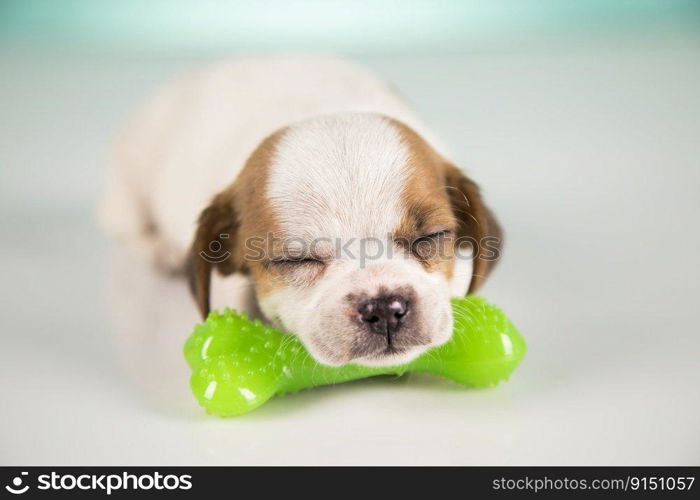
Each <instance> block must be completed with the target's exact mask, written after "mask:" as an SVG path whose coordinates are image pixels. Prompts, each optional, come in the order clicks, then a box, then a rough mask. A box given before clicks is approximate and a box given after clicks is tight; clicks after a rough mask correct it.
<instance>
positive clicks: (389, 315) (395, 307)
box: [357, 295, 408, 335]
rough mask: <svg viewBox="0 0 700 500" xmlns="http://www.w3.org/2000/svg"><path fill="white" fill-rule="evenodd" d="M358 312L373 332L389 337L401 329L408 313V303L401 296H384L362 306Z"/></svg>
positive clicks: (367, 301)
mask: <svg viewBox="0 0 700 500" xmlns="http://www.w3.org/2000/svg"><path fill="white" fill-rule="evenodd" d="M357 312H359V313H360V319H361V320H362V322H363V323H364V324H365V326H366V327H367V328H368V329H369V330H370V331H371V332H373V333H377V334H379V335H388V334H391V333H394V332H396V331H397V330H399V329H400V328H401V326H402V324H403V320H404V318H405V316H406V313H408V301H407V300H406V299H405V298H404V297H402V296H401V295H382V296H379V297H376V298H373V299H369V300H366V301H365V302H363V303H362V304H360V305H359V306H358V308H357Z"/></svg>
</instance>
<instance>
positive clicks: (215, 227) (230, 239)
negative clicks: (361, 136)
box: [187, 129, 286, 317]
mask: <svg viewBox="0 0 700 500" xmlns="http://www.w3.org/2000/svg"><path fill="white" fill-rule="evenodd" d="M285 130H286V129H282V130H280V131H278V132H276V133H275V134H273V135H271V136H270V137H268V138H266V139H265V140H264V141H263V142H262V143H261V144H260V145H259V146H258V148H257V149H256V150H255V151H254V152H253V153H252V154H251V155H250V157H249V158H248V160H247V162H246V164H245V166H244V167H243V169H242V170H241V172H240V174H239V175H238V178H237V179H236V180H235V182H233V183H232V184H230V185H229V186H228V187H226V188H225V189H224V190H223V191H221V192H220V193H219V194H218V195H216V196H215V197H214V199H213V200H212V202H211V203H210V204H209V206H208V207H207V208H205V209H204V210H203V211H202V213H201V215H200V217H199V221H198V224H197V230H196V232H195V236H194V240H193V242H192V246H191V248H190V254H189V257H188V263H187V273H188V276H189V282H190V290H191V291H192V294H193V295H194V298H195V301H196V302H197V307H198V308H199V312H200V313H201V315H202V317H206V316H207V314H209V308H210V297H209V295H210V286H211V273H212V272H213V271H214V270H216V271H217V272H218V273H219V274H221V275H223V276H227V275H230V274H232V273H235V272H239V273H245V274H252V275H253V277H254V278H255V279H256V281H258V285H259V286H258V292H260V289H261V288H265V287H264V286H263V287H261V286H260V284H261V283H260V281H264V279H265V275H264V273H261V269H263V268H264V262H263V260H262V259H261V258H260V259H259V258H256V255H255V253H254V252H253V254H252V255H249V253H250V252H249V248H248V246H249V244H251V242H252V241H258V242H260V241H263V240H266V239H267V237H268V236H269V235H270V234H274V233H275V231H276V228H277V223H276V220H275V217H274V215H273V213H272V210H271V207H270V205H269V203H268V201H267V197H266V195H265V186H266V181H267V175H268V171H269V164H270V161H271V160H272V157H273V155H274V151H275V146H276V144H277V141H278V140H279V138H280V137H281V136H282V134H283V133H284V132H285Z"/></svg>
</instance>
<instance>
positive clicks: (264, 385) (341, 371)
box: [184, 297, 525, 417]
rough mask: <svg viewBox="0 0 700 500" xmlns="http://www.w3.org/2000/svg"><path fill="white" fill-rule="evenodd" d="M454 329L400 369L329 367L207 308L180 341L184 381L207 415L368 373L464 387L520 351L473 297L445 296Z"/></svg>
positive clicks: (496, 377) (293, 344)
mask: <svg viewBox="0 0 700 500" xmlns="http://www.w3.org/2000/svg"><path fill="white" fill-rule="evenodd" d="M452 310H453V312H454V334H453V336H452V338H451V339H450V340H449V341H448V342H447V343H446V344H443V345H441V346H439V347H435V348H432V349H430V350H429V351H427V352H425V353H423V354H422V355H421V356H419V357H418V358H416V359H415V360H413V361H412V362H410V363H408V364H405V365H400V366H388V367H371V368H370V367H365V366H358V365H353V364H348V365H343V366H340V367H332V366H327V365H322V364H319V363H318V362H316V361H315V360H314V359H313V358H312V357H311V355H310V354H308V352H307V351H306V349H305V348H304V346H303V344H302V343H301V342H300V341H299V340H298V339H297V337H295V336H293V335H285V334H282V333H280V332H279V331H277V330H275V329H274V328H271V327H269V326H266V325H264V324H262V323H261V322H260V321H259V320H256V321H250V320H249V319H248V318H247V316H246V315H245V314H238V313H236V312H234V311H231V310H230V309H226V310H225V311H224V312H223V313H219V312H217V311H212V312H211V313H210V314H209V317H208V318H207V320H206V321H205V322H204V323H202V324H199V325H197V326H196V327H195V329H194V332H193V333H192V334H191V335H190V337H189V339H188V340H187V342H186V343H185V350H184V352H185V358H186V359H187V363H188V364H189V365H190V368H192V378H191V379H190V386H191V388H192V392H193V393H194V395H195V397H196V398H197V400H198V401H199V404H200V405H202V406H203V407H204V409H205V410H206V411H207V412H208V413H213V414H215V415H219V416H222V417H227V416H233V415H240V414H243V413H246V412H249V411H251V410H253V409H255V408H257V407H258V406H260V405H262V404H263V403H264V402H265V401H267V400H268V399H270V398H271V397H273V396H276V395H282V394H285V393H288V392H296V391H298V390H300V389H306V388H309V387H315V386H320V385H326V384H337V383H340V382H345V381H348V380H356V379H361V378H366V377H371V376H374V375H391V374H395V375H402V374H404V373H406V372H427V373H432V374H435V375H440V376H443V377H445V378H449V379H452V380H454V381H455V382H457V383H459V384H462V385H465V386H468V387H488V386H493V385H496V384H497V383H498V382H500V381H502V380H507V379H508V377H509V376H510V374H511V373H512V372H513V370H514V369H515V367H516V366H517V365H518V363H519V362H520V360H521V359H522V357H523V355H524V354H525V341H524V340H523V338H522V337H521V336H520V334H519V333H518V331H517V330H516V329H515V327H514V326H513V324H512V323H511V322H510V321H509V320H508V318H507V317H506V315H505V314H504V313H503V312H502V311H501V310H500V309H499V308H497V307H496V306H493V305H490V304H488V303H487V302H486V301H485V300H484V299H482V298H480V297H466V298H464V299H453V300H452Z"/></svg>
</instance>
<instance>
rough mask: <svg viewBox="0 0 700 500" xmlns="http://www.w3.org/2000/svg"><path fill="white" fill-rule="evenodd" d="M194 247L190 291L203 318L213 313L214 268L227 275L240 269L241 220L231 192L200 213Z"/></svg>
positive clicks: (218, 196)
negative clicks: (237, 255)
mask: <svg viewBox="0 0 700 500" xmlns="http://www.w3.org/2000/svg"><path fill="white" fill-rule="evenodd" d="M197 224H198V225H197V231H196V233H195V236H194V241H193V242H192V246H191V248H190V253H189V256H188V262H187V274H188V278H189V283H190V291H191V292H192V295H193V296H194V298H195V301H196V302H197V307H198V308H199V312H200V313H201V315H202V317H203V318H206V316H207V315H208V314H209V288H210V283H211V273H212V271H213V270H214V268H216V269H217V271H218V272H219V273H220V274H222V275H224V276H226V275H229V274H231V273H233V272H236V271H238V270H240V266H239V265H238V264H237V261H236V255H235V248H236V239H237V233H238V226H239V221H238V218H237V216H236V212H235V210H234V207H233V200H232V197H231V195H230V193H229V192H228V191H224V192H223V193H221V194H219V195H217V196H216V197H215V198H214V200H213V201H212V202H211V204H210V205H209V206H208V207H207V208H205V209H204V210H203V211H202V213H201V215H200V216H199V221H198V223H197Z"/></svg>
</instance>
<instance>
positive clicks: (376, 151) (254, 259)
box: [190, 114, 500, 366]
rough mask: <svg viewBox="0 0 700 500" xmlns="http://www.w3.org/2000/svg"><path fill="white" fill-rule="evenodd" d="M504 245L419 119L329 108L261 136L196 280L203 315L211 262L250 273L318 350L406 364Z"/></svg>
mask: <svg viewBox="0 0 700 500" xmlns="http://www.w3.org/2000/svg"><path fill="white" fill-rule="evenodd" d="M489 239H490V242H488V244H486V245H485V244H484V240H489ZM499 244H500V230H499V228H498V225H497V223H496V221H495V219H494V218H493V216H492V215H491V213H490V212H489V211H488V209H487V208H486V207H485V206H484V204H483V202H482V200H481V197H480V195H479V192H478V189H477V187H476V185H475V184H474V183H472V182H471V181H469V180H468V179H467V178H465V177H464V176H463V175H462V174H461V173H460V172H459V170H458V169H457V168H456V167H454V166H452V165H450V164H449V163H447V162H446V161H445V160H444V159H443V158H442V157H440V155H438V154H437V153H436V152H435V151H434V150H433V149H432V148H431V147H430V146H429V145H428V144H427V143H426V142H425V141H424V140H423V139H422V138H421V137H420V136H418V135H417V134H416V133H415V132H414V131H412V130H411V129H409V128H408V127H406V126H405V125H403V124H401V123H399V122H396V121H394V120H392V119H389V118H386V117H383V116H380V115H373V114H337V115H328V116H321V117H316V118H313V119H309V120H306V121H303V122H300V123H297V124H295V125H292V126H290V127H287V128H285V129H283V130H280V131H278V132H277V133H275V134H273V135H272V136H270V137H269V138H267V139H266V140H265V141H263V143H262V144H261V145H260V146H259V147H258V149H257V150H256V151H255V152H254V153H253V154H252V155H251V157H250V159H249V160H248V162H247V164H246V166H245V167H244V169H243V171H242V172H241V174H240V175H239V178H238V179H237V180H236V181H235V182H234V183H233V184H232V185H231V186H229V187H227V188H226V189H224V190H223V191H222V192H221V193H220V194H219V195H217V196H216V197H215V199H214V200H213V201H212V203H211V205H210V206H209V207H208V208H206V209H205V210H204V212H203V213H202V215H201V217H200V221H199V226H198V230H197V233H196V236H195V240H194V243H193V246H192V252H191V260H190V262H191V267H190V269H191V284H192V289H193V292H194V294H195V297H196V299H197V302H198V305H199V308H200V311H201V312H202V314H203V315H206V314H207V312H208V310H209V280H210V273H211V272H212V270H213V269H214V268H216V269H217V270H218V271H219V272H220V273H222V274H224V275H226V274H230V273H233V272H242V273H246V274H249V275H250V276H251V278H252V280H253V282H254V283H255V287H256V294H257V297H258V302H259V304H260V307H261V310H262V311H263V313H264V314H265V315H266V316H267V318H268V319H269V320H271V321H272V322H273V323H275V324H277V326H279V327H280V328H283V329H284V330H287V331H290V332H294V333H295V334H297V335H298V336H299V337H300V339H301V340H302V342H303V343H304V344H305V345H306V347H307V349H308V350H309V352H310V353H311V354H312V355H313V356H314V357H315V358H316V359H317V360H318V361H320V362H322V363H326V364H330V365H341V364H344V363H348V362H352V363H357V364H363V365H368V366H377V365H393V364H401V363H405V362H408V361H410V360H411V359H413V358H415V357H416V356H418V355H419V354H421V353H422V352H424V351H425V350H426V349H428V348H429V347H431V346H436V345H440V344H442V343H444V342H446V341H447V340H448V339H449V338H450V335H451V332H452V314H451V307H450V301H449V299H450V297H451V296H455V295H464V294H465V293H466V292H467V290H469V291H470V292H473V291H474V290H476V289H477V288H478V287H479V286H480V284H481V283H482V282H483V279H484V278H485V276H486V275H487V273H488V271H489V269H490V267H491V266H492V264H493V263H494V257H497V254H498V249H499ZM213 247H216V249H217V254H218V255H222V256H225V258H222V259H210V258H206V257H205V256H206V255H207V252H208V250H210V249H212V248H213ZM482 247H483V248H482Z"/></svg>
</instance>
